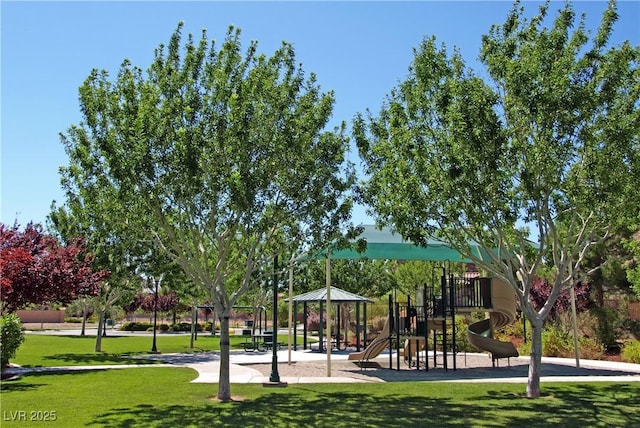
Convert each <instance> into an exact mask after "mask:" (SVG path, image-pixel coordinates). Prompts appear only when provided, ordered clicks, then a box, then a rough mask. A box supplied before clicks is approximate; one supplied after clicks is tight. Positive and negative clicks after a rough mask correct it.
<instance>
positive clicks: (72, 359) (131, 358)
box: [25, 353, 158, 367]
mask: <svg viewBox="0 0 640 428" xmlns="http://www.w3.org/2000/svg"><path fill="white" fill-rule="evenodd" d="M42 359H43V360H45V361H47V360H53V361H64V362H65V363H69V364H70V365H77V366H85V365H86V366H91V365H96V364H157V363H158V361H155V360H151V359H145V358H140V357H137V356H135V355H127V354H109V353H92V354H84V353H83V354H73V353H68V354H53V355H46V356H44V357H43V358H42ZM25 367H29V366H25Z"/></svg>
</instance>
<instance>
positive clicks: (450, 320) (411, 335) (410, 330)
mask: <svg viewBox="0 0 640 428" xmlns="http://www.w3.org/2000/svg"><path fill="white" fill-rule="evenodd" d="M472 312H480V313H485V314H488V317H487V318H486V319H483V320H481V321H477V322H474V323H472V324H470V325H469V327H468V329H467V335H468V338H469V342H470V343H471V344H472V345H473V346H475V347H476V348H478V349H480V350H483V351H488V352H489V353H491V357H492V361H493V363H494V365H495V362H496V360H498V359H500V358H510V357H517V356H518V351H517V350H516V348H515V347H514V346H513V344H511V343H510V342H501V341H499V340H496V339H494V338H493V333H494V331H495V330H496V329H499V328H503V327H505V326H507V325H509V324H511V323H513V322H514V321H515V318H516V298H515V293H514V292H513V290H512V289H511V287H510V286H509V284H507V283H505V282H503V281H500V280H498V279H496V278H486V277H480V276H479V275H478V274H477V273H475V272H471V273H467V274H465V276H463V277H455V276H454V275H453V274H449V275H447V274H443V275H442V276H441V277H440V284H438V285H433V284H432V285H427V284H424V285H423V286H422V287H419V288H417V289H416V295H415V297H414V298H413V299H412V298H411V297H410V296H407V298H406V301H403V302H400V301H397V300H395V299H394V298H393V296H392V295H389V320H388V326H389V329H388V334H387V335H386V336H385V337H380V340H377V341H376V342H375V343H372V344H371V345H369V346H368V347H367V348H366V349H365V350H364V351H362V352H359V353H354V354H352V355H353V357H352V356H351V355H350V357H349V359H358V360H360V361H361V362H362V361H364V360H367V361H368V360H369V359H372V358H375V357H376V356H378V355H379V354H380V353H381V352H382V351H383V350H384V349H381V348H382V347H381V345H380V342H381V341H384V342H385V343H386V349H390V350H395V351H396V352H389V367H390V368H393V366H394V361H393V358H394V356H395V358H396V361H395V368H396V369H397V370H400V366H401V357H404V360H405V361H406V363H407V364H409V365H410V366H411V367H415V368H416V369H417V370H420V369H424V370H429V355H428V352H430V350H432V352H433V367H436V366H437V361H438V360H437V356H438V355H437V350H440V352H441V356H442V365H443V368H444V369H445V370H448V369H449V367H448V354H453V355H454V356H455V354H456V353H457V351H458V346H457V343H456V323H455V315H456V314H464V313H467V314H469V313H472ZM401 346H402V348H401ZM374 354H375V355H374ZM456 369H457V365H456V358H453V370H456Z"/></svg>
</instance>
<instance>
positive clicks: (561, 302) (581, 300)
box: [531, 276, 592, 320]
mask: <svg viewBox="0 0 640 428" xmlns="http://www.w3.org/2000/svg"><path fill="white" fill-rule="evenodd" d="M552 288H553V286H552V285H551V284H549V281H547V280H546V279H544V278H542V277H539V276H536V277H535V278H534V279H533V282H532V283H531V301H532V302H533V306H534V307H535V308H536V309H537V310H540V309H541V308H542V306H543V305H544V304H545V302H546V301H547V299H548V298H549V295H550V294H551V290H552ZM574 291H575V296H576V311H577V312H582V311H585V310H587V309H589V307H590V306H591V304H592V302H591V297H590V295H591V286H590V285H589V284H587V283H583V282H580V283H578V284H576V285H575V286H574ZM570 309H571V297H570V293H569V290H568V289H567V290H565V291H564V292H562V293H561V294H560V295H559V296H558V299H557V300H556V302H555V304H554V305H553V308H552V309H551V311H550V312H549V319H552V320H553V319H555V318H556V316H557V315H559V314H563V313H565V312H568V311H569V310H570Z"/></svg>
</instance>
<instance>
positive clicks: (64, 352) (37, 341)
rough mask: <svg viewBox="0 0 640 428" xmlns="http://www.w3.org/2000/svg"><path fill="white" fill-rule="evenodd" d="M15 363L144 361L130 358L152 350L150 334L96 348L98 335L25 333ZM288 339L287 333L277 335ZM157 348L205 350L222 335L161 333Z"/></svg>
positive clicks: (238, 340) (238, 343) (108, 340)
mask: <svg viewBox="0 0 640 428" xmlns="http://www.w3.org/2000/svg"><path fill="white" fill-rule="evenodd" d="M25 337H26V339H25V342H24V343H23V344H22V345H21V346H20V348H19V349H18V352H17V353H16V357H15V358H13V359H12V360H11V362H12V363H15V364H19V365H21V366H23V367H40V366H44V367H46V366H68V365H98V364H142V363H149V361H146V360H144V359H140V358H131V357H133V356H140V355H144V354H148V353H149V352H150V351H151V346H152V340H153V338H152V337H151V336H142V335H141V336H107V337H103V338H102V351H103V352H94V349H95V342H96V338H95V336H84V337H81V336H57V335H39V334H27V335H25ZM278 340H279V341H283V342H286V340H287V338H286V337H282V338H280V337H278ZM230 341H231V348H232V349H243V347H242V343H243V342H244V341H245V338H243V337H234V336H232V337H231V340H230ZM156 344H157V348H158V350H159V351H160V352H162V353H163V354H169V353H175V352H205V351H215V350H219V349H220V338H219V337H218V336H215V337H214V336H211V335H208V334H199V335H198V340H196V341H195V347H194V348H193V349H191V348H189V345H190V337H189V335H175V334H158V335H157V339H156Z"/></svg>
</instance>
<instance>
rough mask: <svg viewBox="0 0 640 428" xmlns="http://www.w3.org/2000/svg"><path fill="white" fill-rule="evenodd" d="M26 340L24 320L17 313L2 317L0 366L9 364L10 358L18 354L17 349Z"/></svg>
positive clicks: (3, 366) (0, 323) (0, 324)
mask: <svg viewBox="0 0 640 428" xmlns="http://www.w3.org/2000/svg"><path fill="white" fill-rule="evenodd" d="M22 342H24V333H23V332H22V321H21V320H20V318H18V316H17V315H16V314H7V315H2V317H0V368H5V367H7V366H8V365H9V360H10V359H11V358H13V357H15V356H16V351H17V350H18V348H19V347H20V345H21V344H22Z"/></svg>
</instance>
